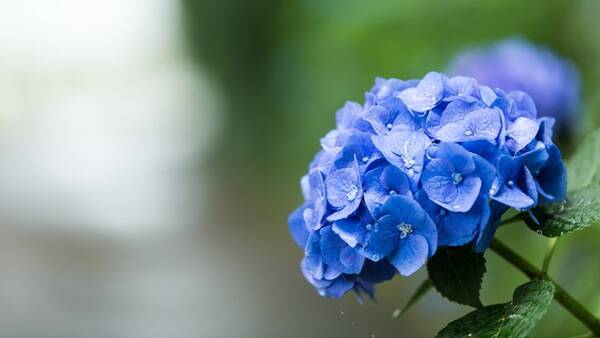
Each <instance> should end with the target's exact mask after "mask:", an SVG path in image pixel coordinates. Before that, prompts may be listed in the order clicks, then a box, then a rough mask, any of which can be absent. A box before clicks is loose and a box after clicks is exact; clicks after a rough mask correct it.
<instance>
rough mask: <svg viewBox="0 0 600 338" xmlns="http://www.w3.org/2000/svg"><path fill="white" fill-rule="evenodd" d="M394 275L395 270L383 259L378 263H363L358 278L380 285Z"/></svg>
mask: <svg viewBox="0 0 600 338" xmlns="http://www.w3.org/2000/svg"><path fill="white" fill-rule="evenodd" d="M394 275H396V269H394V267H393V266H392V265H391V264H390V263H389V262H388V261H387V260H385V259H382V260H380V261H379V262H371V261H367V262H365V267H364V268H363V270H362V271H361V273H360V275H359V278H360V279H362V280H364V281H367V282H370V283H381V282H384V281H386V280H390V279H392V278H393V277H394Z"/></svg>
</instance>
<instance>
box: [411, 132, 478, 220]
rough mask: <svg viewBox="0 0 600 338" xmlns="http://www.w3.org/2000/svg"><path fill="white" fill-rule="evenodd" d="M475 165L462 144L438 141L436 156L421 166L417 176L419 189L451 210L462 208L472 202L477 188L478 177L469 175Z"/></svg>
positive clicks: (467, 206) (462, 209)
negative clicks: (421, 174)
mask: <svg viewBox="0 0 600 338" xmlns="http://www.w3.org/2000/svg"><path fill="white" fill-rule="evenodd" d="M475 169H476V165H475V161H474V160H473V156H472V155H471V154H469V153H468V152H467V151H466V150H464V148H462V147H460V146H458V145H456V144H445V143H442V144H440V146H439V149H438V151H437V153H436V158H435V159H434V160H432V161H431V162H429V164H428V165H427V167H426V168H425V171H424V173H423V178H422V180H421V182H422V184H423V190H425V192H426V193H427V195H428V196H429V198H430V199H431V200H432V201H434V202H435V203H437V204H439V205H441V206H442V207H444V208H446V209H448V210H450V211H454V212H466V211H467V210H469V209H470V208H471V206H472V205H473V203H475V200H476V199H477V195H478V194H479V192H480V190H481V185H482V181H481V179H480V178H479V177H477V176H474V175H471V173H472V172H474V171H475ZM456 179H458V180H459V181H455V180H456Z"/></svg>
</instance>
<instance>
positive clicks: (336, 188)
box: [325, 164, 362, 209]
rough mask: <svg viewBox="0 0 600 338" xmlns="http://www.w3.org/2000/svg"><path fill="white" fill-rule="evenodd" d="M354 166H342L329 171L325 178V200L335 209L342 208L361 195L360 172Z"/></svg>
mask: <svg viewBox="0 0 600 338" xmlns="http://www.w3.org/2000/svg"><path fill="white" fill-rule="evenodd" d="M357 166H358V165H357V164H356V165H355V167H350V168H344V169H340V170H337V171H334V172H333V173H331V174H330V175H329V176H327V178H326V179H325V189H326V191H327V201H328V202H329V204H331V206H333V207H334V208H336V209H342V208H344V207H346V206H347V205H349V204H352V203H353V202H354V201H355V200H359V201H360V198H361V197H362V183H361V181H360V173H359V171H358V168H357Z"/></svg>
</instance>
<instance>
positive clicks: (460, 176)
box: [452, 173, 463, 184]
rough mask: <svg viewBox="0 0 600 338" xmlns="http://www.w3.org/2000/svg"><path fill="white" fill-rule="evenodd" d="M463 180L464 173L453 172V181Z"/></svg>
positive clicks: (457, 182)
mask: <svg viewBox="0 0 600 338" xmlns="http://www.w3.org/2000/svg"><path fill="white" fill-rule="evenodd" d="M462 180H463V175H462V174H461V173H454V174H452V183H454V184H459V183H460V182H462Z"/></svg>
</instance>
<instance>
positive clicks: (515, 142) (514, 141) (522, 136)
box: [506, 117, 540, 153]
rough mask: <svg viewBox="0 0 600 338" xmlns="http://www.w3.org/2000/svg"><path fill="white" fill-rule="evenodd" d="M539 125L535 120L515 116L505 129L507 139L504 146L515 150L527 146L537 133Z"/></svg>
mask: <svg viewBox="0 0 600 338" xmlns="http://www.w3.org/2000/svg"><path fill="white" fill-rule="evenodd" d="M539 127H540V125H539V124H538V122H537V121H535V120H531V119H528V118H525V117H519V118H517V119H516V120H515V121H514V122H513V123H512V124H511V125H510V126H509V127H508V130H507V131H506V134H507V136H508V139H507V140H506V147H507V148H508V149H510V150H511V151H512V152H515V153H516V152H517V151H519V150H521V149H523V148H525V146H527V145H528V144H529V143H530V142H531V141H533V139H534V138H535V136H536V135H537V133H538V130H539Z"/></svg>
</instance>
